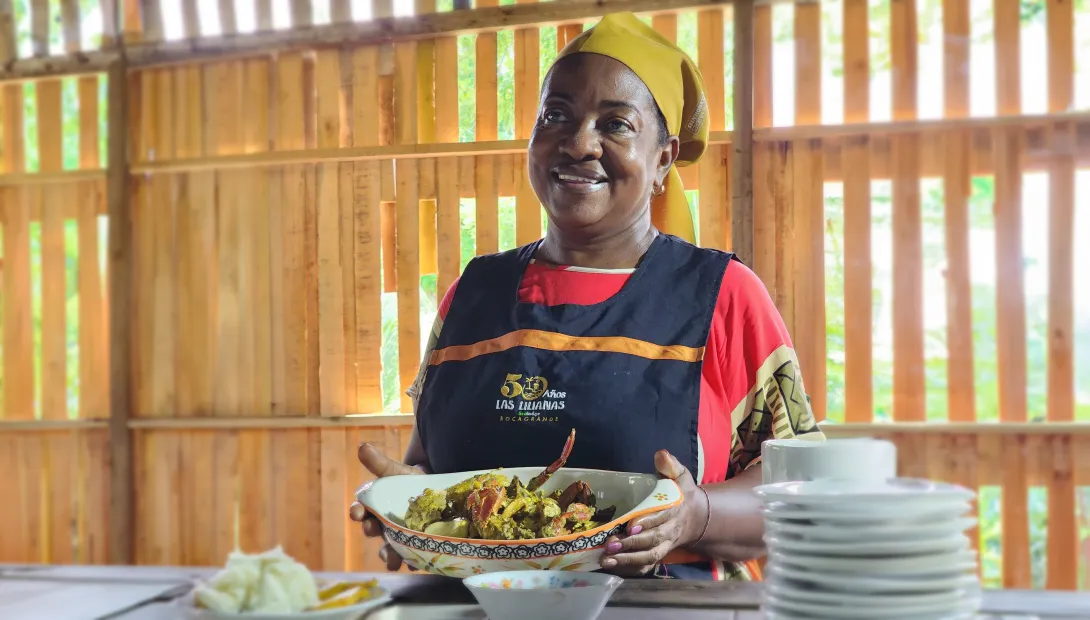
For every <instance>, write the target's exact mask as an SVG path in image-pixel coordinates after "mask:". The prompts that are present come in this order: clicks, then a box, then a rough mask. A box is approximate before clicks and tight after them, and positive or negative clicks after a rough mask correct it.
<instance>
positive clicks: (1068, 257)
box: [1046, 0, 1079, 590]
mask: <svg viewBox="0 0 1090 620" xmlns="http://www.w3.org/2000/svg"><path fill="white" fill-rule="evenodd" d="M1046 6H1047V11H1048V14H1047V18H1048V19H1047V28H1048V111H1049V112H1050V113H1054V114H1055V113H1062V112H1066V111H1068V110H1069V109H1070V108H1071V106H1072V104H1073V103H1074V76H1075V44H1074V39H1075V36H1074V35H1075V28H1074V24H1075V15H1074V5H1073V3H1071V2H1068V1H1066V0H1049V2H1048V4H1047V5H1046ZM1049 133H1050V136H1049V137H1050V142H1051V144H1050V147H1051V161H1050V162H1049V169H1048V178H1049V192H1048V199H1049V226H1048V238H1049V244H1048V246H1049V257H1048V275H1049V282H1048V333H1049V336H1050V337H1049V339H1048V343H1049V350H1048V419H1049V420H1055V421H1064V422H1069V421H1071V420H1073V419H1074V418H1075V369H1074V349H1075V342H1074V340H1075V336H1074V333H1075V300H1074V297H1075V295H1074V285H1075V157H1074V153H1075V139H1074V136H1075V134H1074V131H1073V127H1072V126H1071V125H1070V124H1069V123H1057V124H1055V125H1054V126H1052V127H1051V128H1050V132H1049ZM1072 441H1073V439H1072V438H1070V437H1059V436H1057V437H1053V438H1052V442H1051V448H1052V449H1051V451H1050V452H1051V454H1052V456H1053V463H1052V467H1049V468H1047V469H1046V471H1047V472H1048V476H1049V482H1048V520H1049V523H1048V555H1047V557H1048V570H1047V586H1048V588H1049V589H1057V590H1059V589H1063V590H1074V589H1076V588H1077V587H1078V575H1079V555H1078V547H1079V544H1078V543H1079V527H1078V522H1077V520H1076V515H1077V509H1076V504H1075V498H1076V486H1075V485H1076V481H1075V478H1074V472H1073V469H1074V464H1073V462H1072V459H1073V455H1072V446H1071V444H1072Z"/></svg>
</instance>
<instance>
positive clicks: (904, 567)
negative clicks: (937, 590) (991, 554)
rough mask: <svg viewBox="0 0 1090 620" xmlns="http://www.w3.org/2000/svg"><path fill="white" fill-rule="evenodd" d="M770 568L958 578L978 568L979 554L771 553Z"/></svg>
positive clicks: (777, 551) (772, 551) (774, 551)
mask: <svg viewBox="0 0 1090 620" xmlns="http://www.w3.org/2000/svg"><path fill="white" fill-rule="evenodd" d="M768 560H769V562H768V564H769V566H772V565H773V564H780V565H785V566H794V567H797V568H801V569H803V570H809V571H824V572H829V573H839V574H842V575H884V576H896V577H898V578H900V577H903V576H909V575H913V576H938V575H958V574H961V573H964V572H966V571H970V570H972V571H975V570H976V568H977V556H976V553H975V552H973V551H971V550H962V551H955V552H952V553H937V554H933V555H920V556H907V557H892V558H891V557H878V558H850V557H847V558H845V557H824V556H815V555H806V554H798V553H783V552H782V551H780V550H778V549H770V550H769V553H768Z"/></svg>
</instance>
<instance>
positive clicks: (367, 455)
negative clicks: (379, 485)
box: [356, 443, 422, 478]
mask: <svg viewBox="0 0 1090 620" xmlns="http://www.w3.org/2000/svg"><path fill="white" fill-rule="evenodd" d="M356 457H357V458H359V460H360V463H362V464H363V466H364V467H366V468H367V471H369V472H371V473H372V474H374V475H375V477H377V478H385V477H387V476H403V475H406V474H419V473H422V472H421V471H420V470H419V469H416V468H415V467H410V466H408V465H406V464H405V463H402V462H401V461H395V460H393V459H392V458H390V457H388V456H386V455H385V454H383V453H382V452H379V450H378V448H376V447H374V446H372V445H371V444H369V443H361V444H360V447H359V450H357V451H356Z"/></svg>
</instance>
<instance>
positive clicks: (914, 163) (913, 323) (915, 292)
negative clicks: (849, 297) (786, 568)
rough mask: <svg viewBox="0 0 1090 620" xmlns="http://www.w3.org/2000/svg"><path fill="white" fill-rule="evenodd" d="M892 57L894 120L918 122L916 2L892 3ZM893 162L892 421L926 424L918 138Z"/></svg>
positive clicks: (898, 140) (895, 149) (901, 144)
mask: <svg viewBox="0 0 1090 620" xmlns="http://www.w3.org/2000/svg"><path fill="white" fill-rule="evenodd" d="M891 22H892V26H891V32H890V34H891V41H890V56H891V60H892V64H893V119H894V120H915V119H916V117H917V64H918V62H917V55H918V49H919V43H918V35H917V17H916V3H915V0H893V4H892V7H891ZM890 148H891V150H892V158H893V175H892V176H893V230H895V231H896V234H895V235H893V303H892V306H893V326H894V330H893V417H894V419H895V420H897V421H900V422H922V421H923V420H924V419H926V416H927V412H926V398H925V392H926V389H927V386H926V384H925V381H924V348H923V345H924V324H923V308H924V302H923V221H922V219H921V214H920V157H919V137H918V136H916V135H912V134H908V135H903V136H895V137H893V138H892V139H891V145H890Z"/></svg>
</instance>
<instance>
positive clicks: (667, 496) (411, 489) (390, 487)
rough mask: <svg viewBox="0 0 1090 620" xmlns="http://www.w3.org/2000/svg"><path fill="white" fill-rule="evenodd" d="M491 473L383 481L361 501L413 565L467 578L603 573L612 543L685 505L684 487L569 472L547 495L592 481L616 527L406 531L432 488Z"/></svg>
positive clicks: (521, 471) (526, 470) (515, 471)
mask: <svg viewBox="0 0 1090 620" xmlns="http://www.w3.org/2000/svg"><path fill="white" fill-rule="evenodd" d="M542 469H544V467H515V468H510V469H504V470H502V471H503V473H504V474H505V475H507V476H518V478H519V479H520V480H530V479H531V478H533V477H534V476H536V475H537V474H539V473H541V470H542ZM487 471H488V470H485V471H473V472H462V473H454V474H432V475H427V476H419V475H415V476H389V477H386V478H379V479H377V480H373V481H371V482H368V483H367V484H365V485H363V486H362V487H360V489H359V490H358V491H357V492H356V499H358V500H359V502H360V503H361V504H363V506H364V508H366V509H367V512H368V513H370V514H371V515H373V516H374V517H375V518H376V519H378V521H379V523H380V524H381V525H382V536H383V538H384V539H385V540H386V542H387V543H388V544H389V545H390V546H391V547H392V548H393V550H394V551H396V552H397V554H398V555H400V556H401V557H402V558H403V559H404V560H405V562H406V563H408V564H409V566H411V567H413V568H416V569H419V570H425V571H428V572H429V573H434V574H436V575H443V576H445V577H456V578H459V579H461V578H464V577H471V576H473V575H481V574H486V573H495V572H506V571H528V570H545V571H548V570H563V571H573V572H583V573H585V572H589V571H595V570H598V568H599V564H598V563H599V561H600V560H601V559H602V553H603V552H604V551H605V546H606V538H608V537H609V536H611V535H613V534H616V533H619V532H620V531H622V530H623V529H624V527H625V525H626V524H627V523H628V522H629V521H632V520H633V519H637V518H639V517H643V516H646V515H649V514H653V513H656V512H659V511H662V510H666V509H667V508H672V507H674V506H677V505H678V504H680V503H681V502H682V500H683V497H682V493H681V488H680V487H678V485H677V483H675V482H674V481H673V480H669V479H667V478H660V477H658V476H655V475H652V474H634V473H623V472H612V471H599V470H593V469H576V468H567V467H565V468H563V469H561V470H559V471H557V472H556V473H555V474H554V475H553V476H552V478H550V479H549V481H548V482H546V483H545V485H544V486H542V489H541V490H542V491H543V492H544V493H546V494H548V493H552V492H553V491H555V490H557V489H563V488H565V487H567V486H568V485H569V484H571V483H572V482H575V481H576V480H582V481H584V482H587V483H588V484H590V486H591V488H592V489H593V490H594V492H595V494H596V496H597V498H596V499H597V503H598V505H599V506H610V505H613V506H616V508H617V512H616V516H615V517H614V519H613V520H612V521H610V522H609V523H603V524H601V525H600V526H598V527H596V528H594V529H590V530H586V531H583V532H576V533H572V534H568V535H566V536H555V537H552V538H538V539H534V540H481V539H470V538H451V537H447V536H439V535H434V534H425V533H422V532H416V531H413V530H410V529H409V528H407V527H405V520H404V515H405V510H406V509H407V508H408V506H409V499H410V498H412V497H414V496H416V495H419V494H420V493H422V492H424V489H428V488H431V489H445V488H447V487H449V486H451V485H453V484H455V483H458V482H461V481H463V480H465V479H467V478H470V477H472V476H475V475H477V474H481V473H487Z"/></svg>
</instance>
